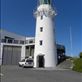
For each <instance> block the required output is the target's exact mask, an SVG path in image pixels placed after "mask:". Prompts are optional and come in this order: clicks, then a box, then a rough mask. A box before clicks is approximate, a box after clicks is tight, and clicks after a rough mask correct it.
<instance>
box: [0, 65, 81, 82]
mask: <svg viewBox="0 0 82 82" xmlns="http://www.w3.org/2000/svg"><path fill="white" fill-rule="evenodd" d="M81 76H82V74H81V73H78V72H74V71H71V70H41V69H37V70H36V69H34V68H31V69H30V68H21V67H18V66H2V67H1V73H0V79H1V82H82V78H81Z"/></svg>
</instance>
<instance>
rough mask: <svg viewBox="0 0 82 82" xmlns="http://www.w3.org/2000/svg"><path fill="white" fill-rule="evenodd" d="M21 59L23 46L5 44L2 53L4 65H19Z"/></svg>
mask: <svg viewBox="0 0 82 82" xmlns="http://www.w3.org/2000/svg"><path fill="white" fill-rule="evenodd" d="M20 59H21V47H18V46H4V47H3V55H2V64H3V65H17V64H18V62H19V61H20Z"/></svg>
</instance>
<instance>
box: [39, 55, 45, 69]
mask: <svg viewBox="0 0 82 82" xmlns="http://www.w3.org/2000/svg"><path fill="white" fill-rule="evenodd" d="M38 67H39V68H43V67H44V56H43V55H42V56H41V55H40V56H38Z"/></svg>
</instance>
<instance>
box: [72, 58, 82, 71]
mask: <svg viewBox="0 0 82 82" xmlns="http://www.w3.org/2000/svg"><path fill="white" fill-rule="evenodd" d="M73 64H74V66H73V70H74V71H77V72H82V58H77V59H75V60H74V62H73Z"/></svg>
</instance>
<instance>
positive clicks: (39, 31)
mask: <svg viewBox="0 0 82 82" xmlns="http://www.w3.org/2000/svg"><path fill="white" fill-rule="evenodd" d="M34 14H35V17H36V34H35V51H34V67H56V64H57V53H56V42H55V35H54V32H55V31H54V24H53V23H54V20H53V18H54V16H55V14H56V13H55V10H53V8H52V5H51V0H39V5H38V7H37V10H36V12H35V13H34Z"/></svg>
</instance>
